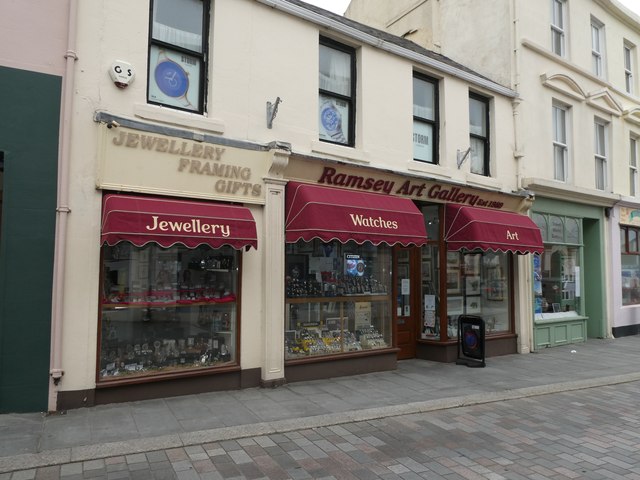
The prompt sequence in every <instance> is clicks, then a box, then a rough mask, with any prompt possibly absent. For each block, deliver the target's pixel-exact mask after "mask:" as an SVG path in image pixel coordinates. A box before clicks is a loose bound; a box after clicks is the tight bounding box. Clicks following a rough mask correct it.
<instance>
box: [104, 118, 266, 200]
mask: <svg viewBox="0 0 640 480" xmlns="http://www.w3.org/2000/svg"><path fill="white" fill-rule="evenodd" d="M102 143H103V145H102V148H101V149H100V156H101V158H100V162H99V164H100V172H99V176H98V180H97V185H98V188H105V189H117V190H119V191H133V192H146V193H154V194H162V193H164V194H168V195H177V196H185V197H195V198H210V199H216V200H228V201H234V202H247V203H264V189H263V186H262V179H263V178H264V176H265V175H266V174H267V172H268V168H269V165H270V161H269V158H270V153H269V152H266V151H256V150H246V149H241V148H235V147H229V146H222V145H215V144H211V143H205V142H197V141H194V140H187V139H183V138H177V137H171V136H166V135H161V134H157V133H150V132H143V131H138V130H132V129H127V128H123V127H119V128H117V129H108V128H106V127H103V129H102Z"/></svg>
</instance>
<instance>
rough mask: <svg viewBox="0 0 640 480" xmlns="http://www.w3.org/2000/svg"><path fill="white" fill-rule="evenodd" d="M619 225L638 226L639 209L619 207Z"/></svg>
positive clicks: (639, 218) (639, 219)
mask: <svg viewBox="0 0 640 480" xmlns="http://www.w3.org/2000/svg"><path fill="white" fill-rule="evenodd" d="M620 223H622V224H624V225H636V226H640V209H638V208H629V207H620Z"/></svg>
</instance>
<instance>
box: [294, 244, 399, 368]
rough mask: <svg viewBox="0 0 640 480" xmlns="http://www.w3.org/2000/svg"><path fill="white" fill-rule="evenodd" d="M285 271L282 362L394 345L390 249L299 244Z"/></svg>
mask: <svg viewBox="0 0 640 480" xmlns="http://www.w3.org/2000/svg"><path fill="white" fill-rule="evenodd" d="M286 271H287V277H286V282H285V292H286V299H285V360H293V359H300V358H307V357H313V356H320V355H336V354H343V353H352V352H366V351H372V350H377V349H383V348H388V347H391V346H392V345H393V339H392V317H391V307H392V305H391V285H390V278H391V277H390V273H391V251H390V248H389V247H387V246H379V247H376V246H373V245H370V244H369V245H358V244H356V243H355V242H348V243H346V244H341V243H339V242H331V243H322V242H320V241H319V240H315V241H314V242H298V243H296V244H292V245H288V252H287V256H286Z"/></svg>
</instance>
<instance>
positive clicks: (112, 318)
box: [99, 242, 239, 380]
mask: <svg viewBox="0 0 640 480" xmlns="http://www.w3.org/2000/svg"><path fill="white" fill-rule="evenodd" d="M238 256H239V253H238V251H237V250H234V249H232V248H231V247H222V248H220V249H212V248H210V247H206V246H203V247H198V248H196V249H189V248H187V247H184V246H181V245H176V246H173V247H170V248H161V247H159V246H157V245H155V244H149V245H146V246H145V247H135V246H133V245H131V244H130V243H128V242H121V243H118V244H117V245H115V246H104V247H103V258H104V264H103V269H104V277H103V281H102V291H103V299H102V306H101V311H102V317H101V330H102V333H101V335H100V351H99V356H100V372H99V376H100V378H101V379H103V380H109V379H111V378H123V377H141V376H148V375H154V374H158V373H169V372H181V371H185V370H192V369H201V368H203V367H218V366H227V365H230V364H232V363H234V362H235V361H236V360H237V343H236V342H237V332H238V325H237V318H236V304H237V301H238V299H237V295H238V259H239V257H238Z"/></svg>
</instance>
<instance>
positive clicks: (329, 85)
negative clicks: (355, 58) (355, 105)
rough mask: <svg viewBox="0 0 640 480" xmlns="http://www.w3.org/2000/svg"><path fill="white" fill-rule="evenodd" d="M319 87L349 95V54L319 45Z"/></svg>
mask: <svg viewBox="0 0 640 480" xmlns="http://www.w3.org/2000/svg"><path fill="white" fill-rule="evenodd" d="M319 81H320V89H321V90H327V91H329V92H332V93H337V94H339V95H344V96H345V97H349V96H351V55H349V54H348V53H346V52H341V51H340V50H336V49H334V48H331V47H328V46H326V45H320V78H319Z"/></svg>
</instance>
